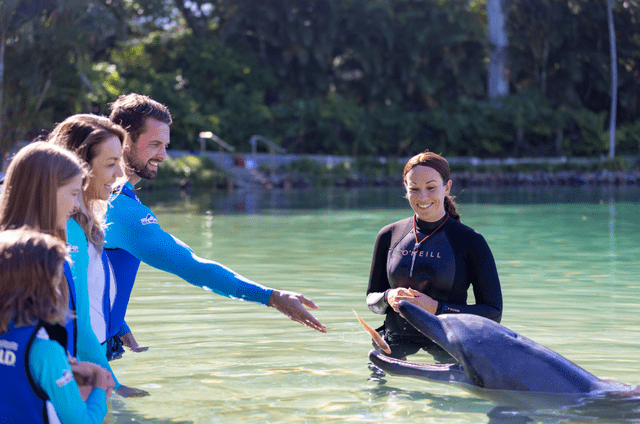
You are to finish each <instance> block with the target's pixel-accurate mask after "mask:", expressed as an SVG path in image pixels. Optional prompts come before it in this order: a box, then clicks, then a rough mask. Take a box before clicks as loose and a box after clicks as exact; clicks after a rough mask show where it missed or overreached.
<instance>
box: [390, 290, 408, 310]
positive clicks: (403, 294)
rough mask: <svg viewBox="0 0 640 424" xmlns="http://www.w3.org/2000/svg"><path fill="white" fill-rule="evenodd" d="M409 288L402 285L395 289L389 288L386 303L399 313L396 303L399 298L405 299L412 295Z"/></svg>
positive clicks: (398, 301)
mask: <svg viewBox="0 0 640 424" xmlns="http://www.w3.org/2000/svg"><path fill="white" fill-rule="evenodd" d="M410 290H411V289H406V288H404V287H398V288H397V289H391V290H389V291H388V292H387V303H388V304H389V306H391V307H392V308H393V310H394V311H396V312H398V313H400V310H399V309H398V304H399V303H400V301H401V300H406V298H407V297H413V294H411V291H410Z"/></svg>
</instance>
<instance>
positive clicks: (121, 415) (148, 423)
mask: <svg viewBox="0 0 640 424" xmlns="http://www.w3.org/2000/svg"><path fill="white" fill-rule="evenodd" d="M114 411H117V412H114ZM121 423H122V424H124V423H139V424H194V422H193V421H175V420H172V419H159V418H147V417H144V416H142V415H140V414H136V413H134V412H132V411H130V410H127V407H126V405H125V403H124V401H123V400H122V398H115V399H114V398H112V399H111V405H110V406H109V414H107V416H106V417H105V419H104V422H103V424H121Z"/></svg>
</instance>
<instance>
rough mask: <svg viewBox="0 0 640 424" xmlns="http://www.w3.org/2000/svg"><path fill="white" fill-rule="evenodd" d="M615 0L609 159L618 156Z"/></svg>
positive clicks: (611, 26) (611, 29) (610, 20)
mask: <svg viewBox="0 0 640 424" xmlns="http://www.w3.org/2000/svg"><path fill="white" fill-rule="evenodd" d="M613 3H614V0H607V21H608V23H609V47H610V50H611V117H610V121H609V159H613V158H614V157H615V156H616V112H617V106H618V58H617V55H616V30H615V27H614V24H613Z"/></svg>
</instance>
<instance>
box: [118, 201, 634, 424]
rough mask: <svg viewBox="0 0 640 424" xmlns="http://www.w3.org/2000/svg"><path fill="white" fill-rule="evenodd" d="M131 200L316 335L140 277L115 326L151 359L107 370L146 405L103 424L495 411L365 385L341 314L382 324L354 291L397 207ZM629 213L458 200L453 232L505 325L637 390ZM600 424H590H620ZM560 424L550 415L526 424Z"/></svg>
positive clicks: (136, 402)
mask: <svg viewBox="0 0 640 424" xmlns="http://www.w3.org/2000/svg"><path fill="white" fill-rule="evenodd" d="M141 197H142V198H143V201H146V202H149V204H153V209H154V211H155V212H156V213H157V216H158V221H159V222H160V224H161V225H162V226H163V227H164V228H165V229H167V230H168V231H170V232H171V233H173V234H174V235H175V236H176V237H178V238H180V239H181V240H183V241H185V242H186V243H187V244H189V245H190V246H191V247H192V248H193V249H194V251H195V252H197V253H198V254H199V255H201V256H203V257H205V258H210V259H213V260H216V261H219V262H221V263H223V264H225V265H227V266H229V267H230V268H232V269H234V270H236V271H238V272H239V273H241V274H243V275H244V276H246V277H248V278H251V279H253V280H255V281H258V282H260V283H262V284H265V285H269V286H272V287H277V288H281V289H287V290H294V291H298V292H301V293H304V294H305V295H307V296H308V297H310V298H312V299H313V300H314V301H315V302H316V303H317V304H318V306H319V307H320V309H319V310H318V311H316V312H314V314H315V316H316V317H317V318H319V319H320V320H321V321H322V322H323V323H324V324H325V325H326V326H327V329H328V333H327V334H321V333H318V332H315V331H312V330H309V329H306V328H304V327H302V326H300V325H298V324H296V323H294V322H292V321H289V320H287V319H286V318H285V317H284V316H282V315H280V314H279V313H277V312H276V311H275V310H273V309H270V308H266V307H264V306H260V305H256V304H250V303H246V302H239V301H235V300H230V299H226V298H223V297H220V296H217V295H213V294H211V293H207V292H205V291H203V290H202V289H199V288H197V287H194V286H191V285H189V284H187V283H185V282H184V281H182V280H180V279H179V278H177V277H175V276H173V275H170V274H167V273H163V272H160V271H157V270H155V269H153V268H150V267H148V266H146V265H144V264H143V265H142V267H141V270H140V272H139V274H138V279H137V282H136V286H135V288H134V291H133V295H132V301H131V303H130V307H129V311H128V315H127V322H128V323H129V325H130V326H131V328H132V330H133V331H134V334H135V336H136V337H137V339H138V341H139V342H140V343H141V344H143V345H145V346H149V347H150V349H149V351H147V352H144V353H131V352H127V353H126V354H125V355H124V357H123V358H122V359H120V360H117V361H115V362H112V365H113V368H114V371H115V372H116V375H117V376H118V378H119V379H120V381H121V382H122V383H124V384H127V385H130V386H134V387H140V388H144V389H146V390H147V391H149V392H150V393H151V396H150V397H146V398H138V399H123V398H119V397H114V399H113V400H112V401H111V407H110V411H111V412H110V414H109V416H108V418H107V422H111V423H130V422H141V423H169V422H171V423H173V422H185V423H186V422H188V423H198V424H199V423H234V424H235V423H319V422H322V423H324V422H328V423H344V422H355V423H364V422H367V423H368V422H393V423H416V422H428V423H429V422H432V423H486V422H488V420H489V419H488V418H487V415H486V414H487V413H488V412H489V411H491V410H492V409H493V407H494V405H493V404H491V403H490V402H488V401H484V400H481V399H479V398H477V397H474V396H473V395H471V394H468V393H467V392H464V391H462V390H460V389H458V388H456V387H452V386H447V385H442V384H436V383H429V382H422V381H419V380H414V379H409V378H403V377H394V376H387V377H386V383H385V384H380V383H378V382H373V381H368V378H369V376H370V371H369V370H368V369H367V353H368V351H369V350H370V349H371V342H370V339H369V336H368V335H367V334H366V333H365V332H364V330H363V329H362V328H361V327H360V325H359V324H358V322H357V320H356V318H355V316H354V313H353V311H354V310H355V311H356V312H357V313H358V314H359V315H360V316H361V317H362V318H364V319H365V320H366V321H367V322H369V323H370V324H371V325H372V326H377V325H379V324H380V323H381V322H382V317H381V316H379V315H375V314H373V313H371V312H370V311H369V310H368V308H367V307H366V305H365V291H366V286H367V279H368V274H369V267H370V262H371V255H372V249H373V243H374V240H375V237H376V234H377V232H378V230H379V229H380V228H381V227H383V226H384V225H386V224H387V223H390V222H392V221H395V220H398V219H401V218H404V217H407V216H410V215H411V210H410V209H409V207H408V205H407V204H406V201H405V200H403V199H402V192H398V191H397V190H388V189H384V190H383V189H380V190H309V191H305V192H290V193H287V192H271V193H257V194H246V193H235V194H232V195H215V196H214V195H199V196H195V195H193V196H175V198H174V199H173V200H167V198H168V196H167V195H166V194H162V193H161V194H149V193H142V194H141ZM639 198H640V191H639V190H621V191H620V190H608V189H591V190H583V189H581V190H568V189H556V190H551V189H540V190H537V191H532V190H511V191H505V192H495V191H490V190H486V191H482V190H479V189H476V190H473V189H469V190H466V191H464V192H462V193H461V194H459V196H458V201H459V202H460V204H461V210H462V215H463V222H464V223H465V224H467V225H469V226H471V227H473V228H475V229H476V230H478V231H479V232H480V233H481V234H483V235H484V237H485V238H486V239H487V241H488V243H489V245H490V247H491V249H492V251H493V254H494V256H495V259H496V262H497V267H498V272H499V275H500V279H501V282H502V287H503V295H504V314H503V320H502V323H503V324H504V325H506V326H508V327H510V328H512V329H513V330H515V331H517V332H519V333H521V334H522V335H525V336H527V337H529V338H531V339H533V340H535V341H537V342H538V343H541V344H543V345H545V346H547V347H549V348H551V349H553V350H555V351H557V352H559V353H561V354H562V355H564V356H565V357H567V358H569V359H570V360H572V361H573V362H575V363H577V364H578V365H580V366H581V367H583V368H585V369H587V370H588V371H590V372H592V373H593V374H595V375H597V376H598V377H601V378H605V379H613V380H618V381H622V382H625V383H629V384H640V359H639V355H638V353H639V352H640V349H639V348H640V323H639V319H638V316H639V315H640V295H639V293H640V291H639V290H640V278H639V277H638V274H639V271H640V233H639V231H638V229H639V228H640V207H639V206H638V199H639ZM412 360H417V361H428V360H429V358H428V356H427V355H426V354H425V355H416V356H414V357H412ZM638 408H640V403H639V406H638ZM605 412H606V411H605ZM612 412H615V411H612ZM558 414H559V415H558ZM598 415H602V416H601V417H600V418H599V419H595V420H588V422H595V423H605V422H618V421H612V420H613V419H612V418H604V417H607V416H608V414H607V413H602V414H600V413H599V414H598ZM571 416H572V415H571V414H569V415H565V414H564V413H563V412H562V411H560V412H558V411H551V412H548V411H547V413H546V415H545V414H541V415H540V416H534V417H533V420H534V421H532V422H574V421H572V419H571V418H567V417H571ZM581 422H582V421H581ZM625 422H627V421H625ZM631 422H633V421H631Z"/></svg>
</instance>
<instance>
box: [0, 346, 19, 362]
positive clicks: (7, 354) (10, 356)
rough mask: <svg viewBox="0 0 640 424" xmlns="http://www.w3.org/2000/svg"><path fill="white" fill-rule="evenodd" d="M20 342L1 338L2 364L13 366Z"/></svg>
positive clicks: (0, 357) (0, 353) (0, 356)
mask: <svg viewBox="0 0 640 424" xmlns="http://www.w3.org/2000/svg"><path fill="white" fill-rule="evenodd" d="M17 350H18V343H16V342H9V341H6V340H0V364H2V365H8V366H10V367H13V366H14V365H15V364H16V353H15V352H14V351H17Z"/></svg>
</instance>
